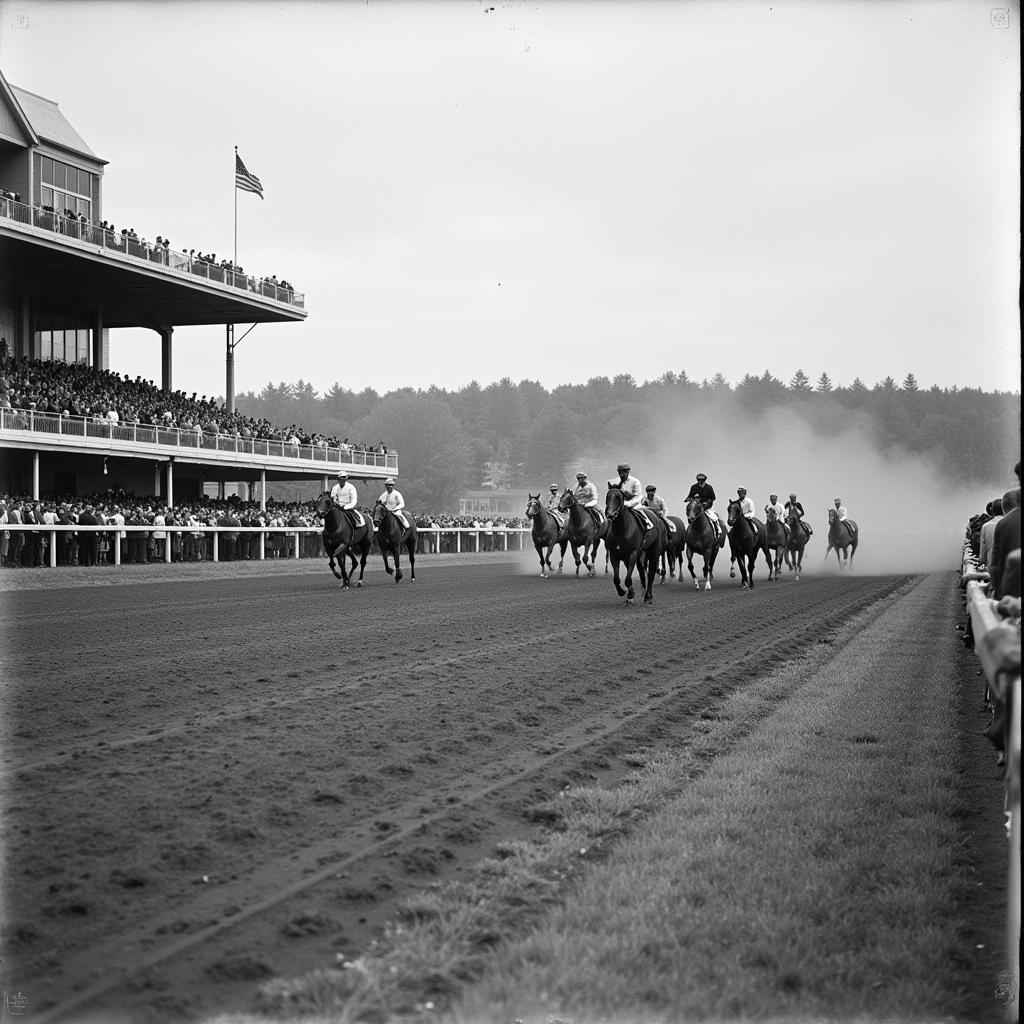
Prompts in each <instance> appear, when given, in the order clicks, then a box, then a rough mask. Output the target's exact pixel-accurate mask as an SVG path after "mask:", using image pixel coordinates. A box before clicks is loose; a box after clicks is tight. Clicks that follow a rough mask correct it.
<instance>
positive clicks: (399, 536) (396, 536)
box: [373, 501, 416, 583]
mask: <svg viewBox="0 0 1024 1024" xmlns="http://www.w3.org/2000/svg"><path fill="white" fill-rule="evenodd" d="M406 518H407V519H408V520H409V528H408V529H406V528H405V527H404V526H403V525H402V521H401V519H399V518H398V516H396V515H395V513H394V512H392V511H391V509H389V508H388V507H387V505H385V504H384V503H383V502H382V501H378V502H377V504H376V505H374V506H373V525H374V526H375V527H376V528H377V544H378V546H379V547H380V553H381V554H382V555H383V556H384V571H385V572H386V573H387V574H388V575H389V576H390V575H391V565H390V564H389V562H388V555H389V554H391V555H394V556H395V582H396V583H398V581H399V580H401V578H402V565H401V561H400V558H399V556H400V553H401V550H402V548H405V550H406V551H407V552H408V554H409V578H410V579H411V580H413V581H414V582H415V580H416V520H415V519H413V517H412V516H411V515H409V513H408V512H407V513H406Z"/></svg>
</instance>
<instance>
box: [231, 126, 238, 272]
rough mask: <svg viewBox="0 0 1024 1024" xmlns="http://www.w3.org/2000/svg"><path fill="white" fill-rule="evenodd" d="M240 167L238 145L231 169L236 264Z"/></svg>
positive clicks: (236, 257) (236, 256) (236, 261)
mask: <svg viewBox="0 0 1024 1024" xmlns="http://www.w3.org/2000/svg"><path fill="white" fill-rule="evenodd" d="M237 168H238V147H237V146H235V166H234V167H233V168H232V170H231V178H232V181H234V193H235V260H234V262H235V266H236V267H237V266H238V182H237V181H236V180H235V179H236V177H237V173H236V171H237Z"/></svg>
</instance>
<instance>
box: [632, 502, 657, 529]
mask: <svg viewBox="0 0 1024 1024" xmlns="http://www.w3.org/2000/svg"><path fill="white" fill-rule="evenodd" d="M630 511H631V512H632V513H633V515H635V516H636V521H637V522H638V523H639V524H640V528H641V529H642V530H643V531H644V533H645V534H646V533H647V531H648V530H653V529H654V523H653V522H652V521H651V519H649V518H648V514H647V510H646V509H643V508H633V509H630Z"/></svg>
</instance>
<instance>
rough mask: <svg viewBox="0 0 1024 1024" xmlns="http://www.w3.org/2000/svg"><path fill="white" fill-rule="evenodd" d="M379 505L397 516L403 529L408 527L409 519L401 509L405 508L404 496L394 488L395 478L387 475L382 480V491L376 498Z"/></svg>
mask: <svg viewBox="0 0 1024 1024" xmlns="http://www.w3.org/2000/svg"><path fill="white" fill-rule="evenodd" d="M377 501H378V502H380V504H381V505H383V506H384V507H385V508H386V509H390V510H391V511H392V512H394V513H395V515H396V516H397V517H398V521H399V522H400V523H401V524H402V527H403V529H406V530H408V529H409V520H408V519H406V518H405V513H404V512H403V511H402V509H403V508H405V498H403V497H402V492H401V491H396V490H395V478H394V477H391V476H389V477H388V478H387V480H385V481H384V493H383V494H382V495H381V496H380V497H379V498H378V499H377Z"/></svg>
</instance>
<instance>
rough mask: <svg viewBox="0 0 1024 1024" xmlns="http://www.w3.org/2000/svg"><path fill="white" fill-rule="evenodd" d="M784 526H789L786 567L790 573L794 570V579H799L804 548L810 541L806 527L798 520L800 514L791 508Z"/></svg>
mask: <svg viewBox="0 0 1024 1024" xmlns="http://www.w3.org/2000/svg"><path fill="white" fill-rule="evenodd" d="M786 524H787V525H788V526H789V539H788V540H787V541H786V565H788V566H789V570H790V572H792V571H793V570H794V569H795V570H796V578H797V579H800V570H801V569H802V568H803V565H804V548H805V547H807V542H808V541H809V540H810V539H811V535H810V534H809V533H808V532H807V527H806V525H805V524H804V523H803V521H802V520H801V519H800V513H799V512H797V510H796V509H795V508H791V509H790V510H789V512H788V514H787V515H786Z"/></svg>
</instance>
